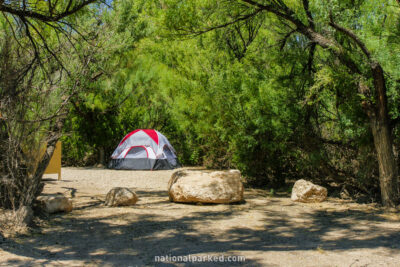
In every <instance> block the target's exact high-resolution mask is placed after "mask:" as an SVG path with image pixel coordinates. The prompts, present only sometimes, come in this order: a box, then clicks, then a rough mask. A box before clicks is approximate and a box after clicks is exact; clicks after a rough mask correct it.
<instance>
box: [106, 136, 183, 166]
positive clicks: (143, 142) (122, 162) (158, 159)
mask: <svg viewBox="0 0 400 267" xmlns="http://www.w3.org/2000/svg"><path fill="white" fill-rule="evenodd" d="M108 167H109V168H110V169H117V170H170V169H174V168H179V167H180V164H179V161H178V159H177V157H176V152H175V149H174V148H173V147H172V145H171V144H170V143H169V141H168V139H167V138H166V137H165V136H164V135H162V134H161V133H160V132H158V131H156V130H152V129H138V130H135V131H133V132H130V133H129V134H127V135H126V136H125V137H124V138H123V139H122V141H121V142H120V143H119V145H118V147H117V148H116V149H115V151H114V153H113V154H112V155H111V161H110V163H109V165H108Z"/></svg>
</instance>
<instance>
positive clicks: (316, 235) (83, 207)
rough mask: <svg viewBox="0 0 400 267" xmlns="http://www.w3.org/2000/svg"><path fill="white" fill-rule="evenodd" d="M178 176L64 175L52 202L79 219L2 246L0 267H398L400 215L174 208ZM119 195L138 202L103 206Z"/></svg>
mask: <svg viewBox="0 0 400 267" xmlns="http://www.w3.org/2000/svg"><path fill="white" fill-rule="evenodd" d="M171 173H172V172H171V171H113V170H103V169H85V168H63V180H62V181H57V180H56V179H55V178H54V179H53V178H51V179H46V187H45V192H44V193H45V194H50V193H57V192H62V193H64V194H65V195H67V196H69V197H71V198H72V200H73V204H74V210H73V211H72V212H71V213H67V214H56V215H51V216H50V217H49V218H48V220H44V221H43V223H42V225H41V227H39V228H37V229H34V230H33V231H32V232H31V233H30V234H28V235H23V236H19V237H15V238H8V239H5V240H1V239H0V243H1V244H0V246H1V247H0V265H4V266H10V265H18V266H32V265H51V266H58V265H60V266H61V265H64V266H65V265H66V266H143V265H147V266H153V265H162V264H160V263H156V262H155V261H154V259H155V256H165V255H168V256H187V255H189V254H190V255H192V256H193V255H197V256H199V255H201V256H208V255H211V256H221V255H224V256H225V259H227V257H228V256H245V258H246V261H245V262H241V263H235V262H225V263H221V262H201V263H197V264H193V265H199V266H200V265H201V266H213V265H217V264H218V265H221V264H222V265H226V266H231V265H236V264H237V265H247V266H353V267H354V266H399V265H400V218H399V217H400V216H399V214H394V213H384V212H383V211H382V210H381V209H379V208H376V207H375V206H374V205H360V204H356V203H351V202H344V201H341V200H339V199H329V201H327V202H325V203H322V204H299V203H293V202H291V200H290V199H289V198H288V197H270V196H269V194H268V192H267V191H264V190H249V189H248V190H246V191H245V198H246V203H244V204H239V205H185V204H176V203H171V202H169V201H168V194H167V191H166V189H167V183H168V180H169V177H170V175H171ZM117 186H123V187H128V188H131V189H133V190H134V191H135V192H136V193H137V194H138V196H139V201H138V203H137V204H136V205H135V206H132V207H115V208H110V207H106V206H104V205H103V202H104V199H105V195H106V193H107V192H108V191H109V190H110V189H111V188H112V187H117ZM186 265H192V263H191V264H188V263H186V264H185V263H170V264H168V265H167V266H186Z"/></svg>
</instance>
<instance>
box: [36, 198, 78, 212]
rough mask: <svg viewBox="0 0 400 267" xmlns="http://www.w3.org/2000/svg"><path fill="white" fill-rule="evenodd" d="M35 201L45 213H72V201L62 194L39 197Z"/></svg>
mask: <svg viewBox="0 0 400 267" xmlns="http://www.w3.org/2000/svg"><path fill="white" fill-rule="evenodd" d="M37 200H38V202H39V205H40V206H41V207H42V209H43V210H44V211H45V212H47V213H56V212H70V211H72V201H71V200H70V199H68V198H67V197H65V196H64V195H62V194H54V195H47V196H39V197H38V199H37Z"/></svg>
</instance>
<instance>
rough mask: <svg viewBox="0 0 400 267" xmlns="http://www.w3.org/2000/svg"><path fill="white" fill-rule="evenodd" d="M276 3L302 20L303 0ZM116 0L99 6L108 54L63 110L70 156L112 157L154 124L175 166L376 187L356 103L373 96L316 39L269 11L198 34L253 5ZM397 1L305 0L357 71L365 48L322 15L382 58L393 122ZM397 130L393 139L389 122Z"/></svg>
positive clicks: (278, 181) (274, 181)
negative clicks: (131, 135) (132, 135)
mask: <svg viewBox="0 0 400 267" xmlns="http://www.w3.org/2000/svg"><path fill="white" fill-rule="evenodd" d="M284 2H285V3H286V4H287V5H288V6H289V7H290V8H291V9H292V10H293V11H294V16H296V17H297V18H298V19H299V20H301V21H303V22H304V23H308V20H307V17H306V14H305V12H304V10H303V6H302V1H284ZM113 5H114V6H113V7H114V8H113V9H112V10H111V9H110V10H104V12H103V17H102V19H101V21H102V23H104V24H105V25H106V27H107V31H106V32H107V33H103V34H102V35H100V41H99V42H98V43H99V44H101V45H102V46H104V49H105V55H103V57H102V58H99V59H98V62H97V64H98V65H100V66H101V68H102V70H103V72H104V75H103V76H102V77H101V79H99V80H98V81H96V82H92V83H90V84H89V85H88V87H89V93H86V92H85V94H82V95H79V97H78V98H77V100H76V101H75V102H76V103H75V106H74V107H72V108H71V113H70V119H69V122H68V127H67V129H66V131H65V132H66V135H65V138H64V140H65V144H66V146H67V147H68V149H67V150H64V151H67V152H66V153H67V156H66V158H65V160H66V162H67V163H70V164H89V163H90V164H92V163H94V162H96V161H97V159H96V157H94V159H93V160H92V161H90V160H87V157H90V155H92V156H93V155H94V156H95V155H96V153H98V150H99V149H103V150H105V152H106V156H109V155H110V154H111V152H112V150H113V148H114V146H115V145H116V144H117V143H118V142H119V140H120V139H121V138H122V137H123V135H124V134H126V133H128V132H129V131H132V130H134V129H137V128H156V129H158V130H159V131H161V132H163V133H164V134H165V135H166V136H167V137H168V138H169V140H170V141H171V143H172V144H173V145H174V146H175V148H176V149H177V151H178V155H179V157H180V160H181V161H182V162H183V163H184V164H187V165H205V166H208V167H212V168H239V169H240V170H241V171H242V172H243V173H244V175H245V176H246V177H247V178H248V181H249V182H251V183H253V184H255V185H258V186H266V185H273V186H274V187H280V186H282V184H283V183H284V182H285V180H286V181H287V180H293V179H297V178H303V177H306V178H307V177H309V178H313V179H319V180H320V181H322V182H323V183H325V184H327V183H329V182H331V181H332V180H335V181H337V180H341V181H346V182H348V183H349V184H351V186H354V187H357V188H359V189H360V188H362V190H364V191H365V192H368V190H372V191H373V190H376V181H375V179H376V177H377V164H376V160H375V157H374V152H373V144H372V138H371V134H370V130H369V125H368V119H367V117H366V115H365V113H364V112H363V110H362V106H361V104H360V103H362V101H374V95H373V94H371V95H370V96H366V95H365V94H359V93H358V91H357V86H358V83H359V81H360V80H361V79H364V78H362V77H361V76H359V75H355V74H353V73H350V72H349V71H348V69H347V68H345V67H344V66H343V65H340V64H339V63H338V62H337V59H335V57H333V56H332V54H331V53H329V51H326V50H323V49H321V48H320V47H318V46H317V47H316V48H315V50H314V52H312V49H313V48H312V44H310V43H309V42H308V40H307V39H306V38H305V37H304V36H302V35H300V34H297V33H292V32H291V30H292V29H291V25H288V24H285V23H282V21H281V20H279V19H278V18H277V17H276V16H275V15H271V14H270V13H263V12H261V13H257V14H256V15H255V16H254V17H251V19H249V20H246V21H245V22H244V21H241V22H239V23H236V24H232V25H228V26H226V27H223V28H217V29H215V30H213V31H208V30H207V29H209V28H210V27H213V26H216V25H221V24H225V23H228V22H231V21H232V20H233V19H234V18H237V17H238V16H239V17H240V16H245V15H246V14H250V13H252V12H254V11H255V9H252V8H249V7H248V6H246V5H243V4H242V3H240V1H216V0H214V1H213V0H211V1H208V0H207V1H205V0H196V1H192V0H190V1H189V0H188V1H182V0H179V1H178V0H167V1H156V0H154V1H144V0H143V1H133V0H130V1H114V2H113ZM395 5H396V3H395V1H374V2H372V1H329V2H327V1H310V11H311V13H312V15H313V17H314V21H315V27H316V28H317V29H318V31H320V32H324V33H326V34H327V35H329V36H331V37H332V38H334V39H335V40H336V41H337V42H338V43H340V44H341V45H342V46H343V47H344V49H346V51H351V53H350V52H349V53H347V54H346V57H348V58H349V59H351V60H353V61H354V62H356V63H357V66H359V67H360V70H361V71H362V72H363V73H368V71H369V66H368V64H366V63H365V61H364V60H363V59H364V55H363V53H362V52H361V51H360V49H357V48H356V46H355V44H354V42H351V41H349V38H347V37H346V36H344V35H343V34H342V33H339V32H337V31H334V30H333V29H332V27H330V26H329V24H328V22H329V20H330V14H332V16H333V17H334V18H335V21H336V22H337V23H338V24H339V25H342V26H343V27H347V28H349V29H351V30H352V31H353V32H354V33H355V34H357V35H358V36H359V37H360V39H361V40H362V41H364V42H365V43H366V45H367V47H368V49H369V50H370V51H371V53H372V57H373V58H374V59H376V60H378V61H379V62H380V63H381V64H382V66H383V67H384V69H385V73H386V74H387V86H388V93H389V105H390V116H391V117H392V118H393V119H395V118H398V117H399V116H400V113H399V112H400V106H399V105H398V103H399V101H398V100H399V97H400V95H399V82H398V81H399V79H400V69H399V66H400V65H399V64H398V62H399V60H400V59H399V55H400V53H399V49H400V46H399V43H400V42H398V40H399V36H400V34H399V33H400V30H399V29H400V28H399V25H400V23H399V21H400V19H399V17H400V9H399V8H398V7H397V6H395ZM88 25H89V24H88ZM87 27H89V26H87ZM103 35H104V36H103ZM311 53H313V54H311ZM310 55H311V56H312V60H310ZM366 76H368V75H366ZM362 81H363V82H365V83H366V84H370V83H371V80H368V79H364V80H362ZM394 134H395V137H396V140H398V139H399V138H398V129H397V128H395V131H394ZM396 142H397V143H398V141H396ZM85 157H86V158H85ZM82 159H85V160H82Z"/></svg>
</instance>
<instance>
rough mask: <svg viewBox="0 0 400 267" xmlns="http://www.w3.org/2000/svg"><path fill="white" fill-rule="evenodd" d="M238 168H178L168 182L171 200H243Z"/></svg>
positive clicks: (194, 201)
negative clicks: (212, 169) (222, 169)
mask: <svg viewBox="0 0 400 267" xmlns="http://www.w3.org/2000/svg"><path fill="white" fill-rule="evenodd" d="M243 191H244V188H243V184H242V181H241V174H240V171H238V170H229V171H205V170H177V171H175V172H174V173H173V174H172V176H171V179H170V180H169V183H168V194H169V199H170V201H173V202H183V203H233V202H240V201H243Z"/></svg>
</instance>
